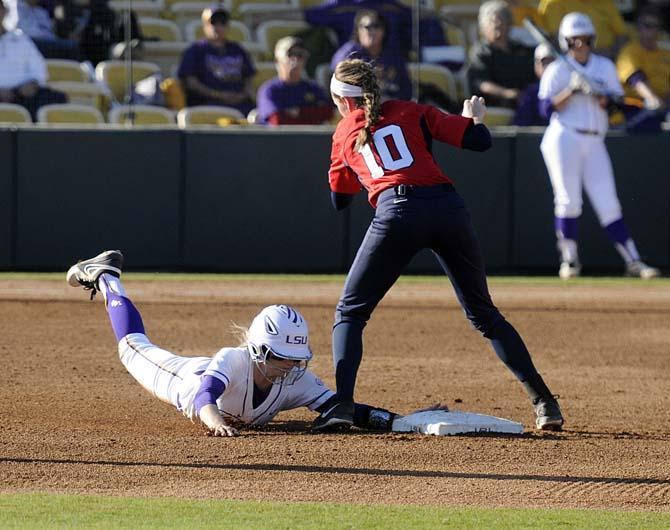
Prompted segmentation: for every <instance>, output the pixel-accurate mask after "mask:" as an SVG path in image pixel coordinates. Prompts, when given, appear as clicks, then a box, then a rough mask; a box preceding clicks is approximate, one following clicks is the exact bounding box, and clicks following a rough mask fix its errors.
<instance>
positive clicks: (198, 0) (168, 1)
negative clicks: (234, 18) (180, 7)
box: [165, 0, 232, 16]
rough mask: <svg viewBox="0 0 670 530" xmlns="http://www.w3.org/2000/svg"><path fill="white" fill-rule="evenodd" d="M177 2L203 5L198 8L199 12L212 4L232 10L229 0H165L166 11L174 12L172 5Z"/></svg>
mask: <svg viewBox="0 0 670 530" xmlns="http://www.w3.org/2000/svg"><path fill="white" fill-rule="evenodd" d="M177 4H198V5H200V6H204V7H202V8H201V9H200V13H202V11H203V9H205V7H212V6H213V5H219V6H223V7H224V8H225V9H226V10H227V11H228V12H230V11H232V9H231V1H230V0H221V1H219V2H207V1H206V0H204V1H203V0H165V7H166V9H167V11H169V12H172V13H174V12H175V9H174V6H176V5H177ZM200 13H199V14H198V16H200Z"/></svg>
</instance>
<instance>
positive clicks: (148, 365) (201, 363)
mask: <svg viewBox="0 0 670 530" xmlns="http://www.w3.org/2000/svg"><path fill="white" fill-rule="evenodd" d="M119 358H120V359H121V362H122V363H123V365H124V366H125V367H126V370H128V372H129V373H130V375H132V376H133V377H134V378H135V379H136V380H137V382H138V383H139V384H140V385H142V386H143V387H144V388H145V389H146V390H148V391H149V392H151V393H152V394H153V395H154V396H156V397H157V398H158V399H160V400H161V401H165V402H166V403H170V404H172V405H174V406H175V407H177V409H178V410H180V411H181V410H182V405H183V404H182V403H180V400H179V394H180V392H181V391H183V390H185V388H184V384H187V385H189V386H190V382H191V381H192V380H193V374H195V373H196V372H199V371H204V370H205V369H206V368H207V366H208V365H209V363H210V362H211V360H212V359H211V358H210V357H181V356H179V355H175V354H174V353H170V352H169V351H166V350H163V349H161V348H159V347H158V346H155V345H154V344H152V343H151V341H150V340H149V338H148V337H147V336H146V335H144V334H142V333H131V334H130V335H126V336H125V337H123V338H122V339H121V340H120V341H119Z"/></svg>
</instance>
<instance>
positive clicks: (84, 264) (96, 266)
mask: <svg viewBox="0 0 670 530" xmlns="http://www.w3.org/2000/svg"><path fill="white" fill-rule="evenodd" d="M122 267H123V254H121V251H119V250H107V251H105V252H103V253H102V254H98V255H97V256H95V257H94V258H91V259H87V260H85V261H80V262H79V263H75V264H74V265H72V267H70V268H69V270H68V271H67V275H66V279H67V283H68V284H70V285H71V286H72V287H79V286H81V287H83V288H84V289H86V290H91V291H93V293H92V294H91V298H93V295H94V294H95V293H96V291H97V289H98V278H99V277H100V275H101V274H103V273H108V274H111V275H113V276H116V277H117V278H119V277H121V268H122Z"/></svg>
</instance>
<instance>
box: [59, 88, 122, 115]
mask: <svg viewBox="0 0 670 530" xmlns="http://www.w3.org/2000/svg"><path fill="white" fill-rule="evenodd" d="M49 87H50V88H53V89H54V90H58V91H60V92H64V93H65V95H66V96H67V100H68V102H69V103H75V104H77V105H87V106H89V107H94V108H96V109H98V110H99V111H100V112H102V113H103V114H104V113H105V112H107V109H109V105H110V103H111V99H112V95H111V93H110V92H109V90H108V89H107V87H105V86H101V85H99V84H97V83H82V82H77V81H49Z"/></svg>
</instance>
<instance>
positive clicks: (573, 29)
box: [558, 11, 596, 52]
mask: <svg viewBox="0 0 670 530" xmlns="http://www.w3.org/2000/svg"><path fill="white" fill-rule="evenodd" d="M582 35H591V36H593V37H594V39H595V36H596V28H595V27H594V26H593V22H591V18H590V17H589V16H588V15H586V14H584V13H579V12H577V11H575V12H573V13H568V14H567V15H565V16H564V17H563V19H562V20H561V25H560V26H559V28H558V44H559V45H560V47H561V50H563V51H564V52H567V51H568V48H569V47H568V39H572V38H574V37H579V36H582Z"/></svg>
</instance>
